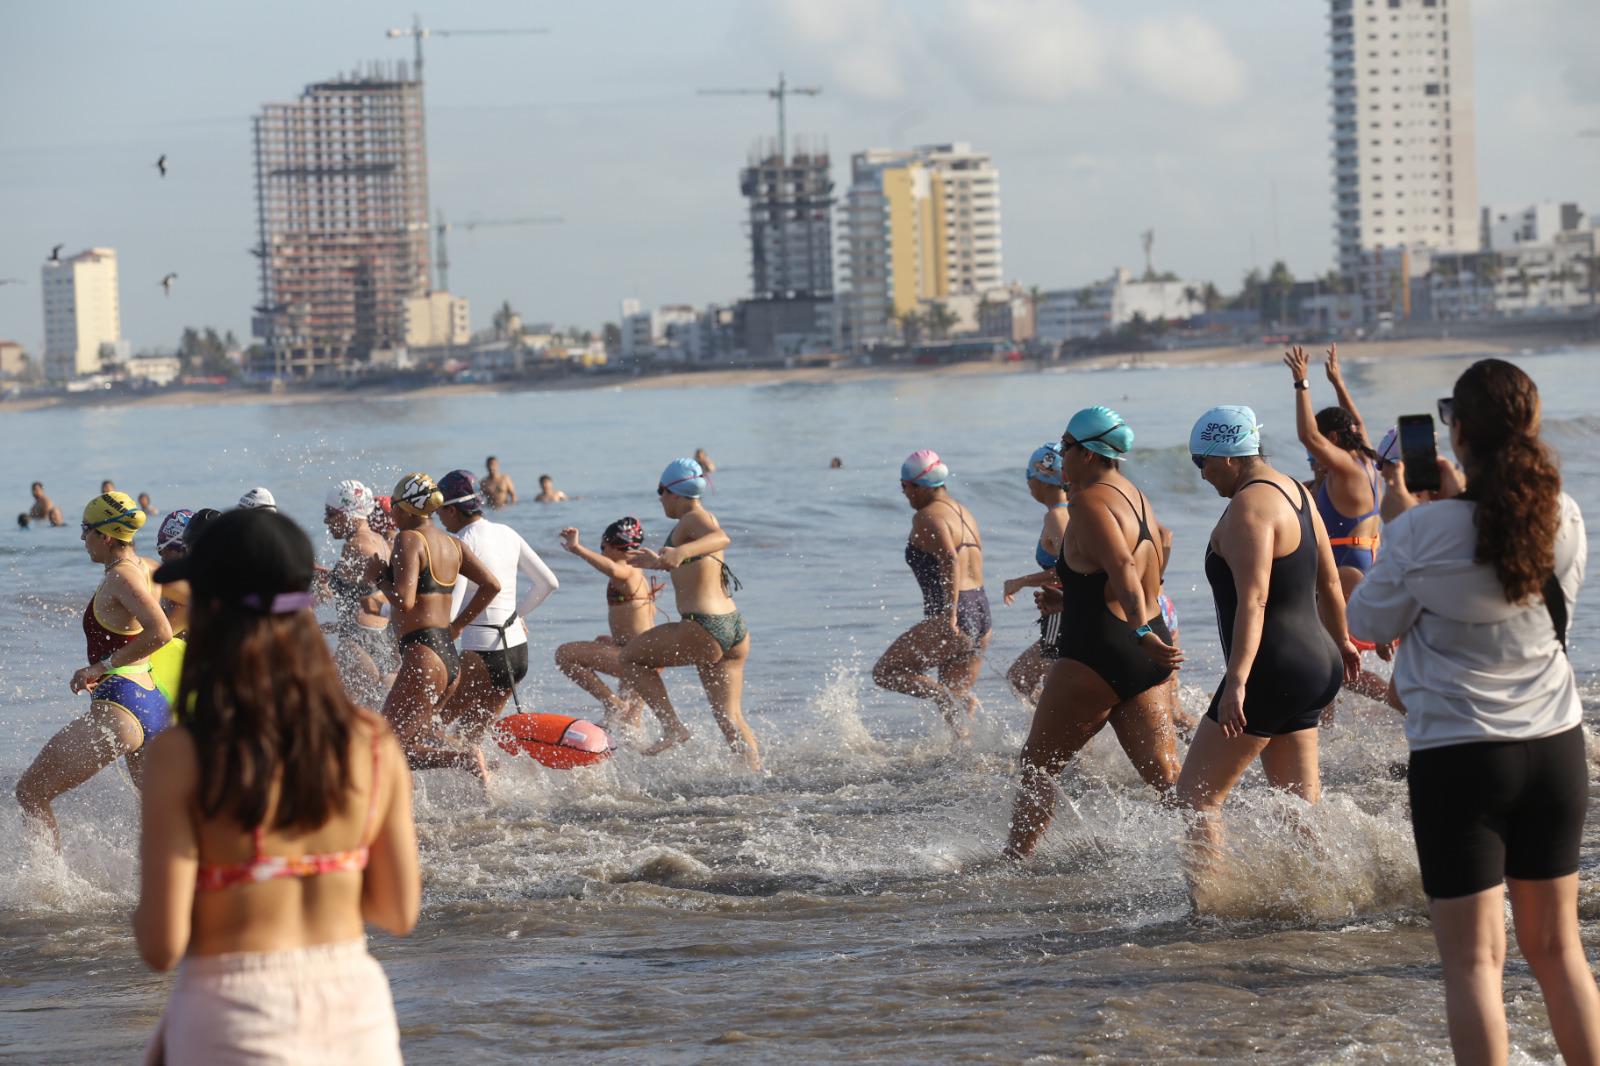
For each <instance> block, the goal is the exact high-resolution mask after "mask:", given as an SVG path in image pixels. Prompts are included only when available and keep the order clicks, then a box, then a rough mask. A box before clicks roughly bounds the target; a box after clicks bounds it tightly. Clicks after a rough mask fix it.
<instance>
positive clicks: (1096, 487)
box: [1006, 407, 1183, 859]
mask: <svg viewBox="0 0 1600 1066" xmlns="http://www.w3.org/2000/svg"><path fill="white" fill-rule="evenodd" d="M1132 446H1133V430H1131V429H1129V428H1128V425H1127V423H1125V422H1123V420H1122V417H1121V416H1120V415H1118V414H1117V413H1116V412H1115V411H1112V410H1111V409H1109V408H1106V407H1090V408H1087V409H1085V410H1082V411H1079V412H1078V413H1077V414H1075V415H1073V416H1072V421H1070V422H1069V423H1067V432H1066V433H1065V434H1063V435H1062V437H1061V451H1062V466H1063V469H1064V471H1065V474H1066V480H1067V485H1068V488H1069V490H1070V491H1071V493H1072V503H1071V506H1070V507H1069V508H1068V514H1069V515H1070V520H1069V521H1068V523H1067V532H1066V536H1065V537H1064V538H1063V540H1062V545H1061V558H1060V560H1059V561H1058V562H1057V563H1056V576H1057V577H1058V578H1060V581H1061V593H1060V596H1059V600H1057V599H1056V598H1055V597H1053V596H1050V595H1049V594H1048V592H1047V593H1046V595H1045V598H1044V600H1043V603H1044V605H1045V606H1047V607H1048V606H1050V605H1052V604H1053V603H1055V602H1059V604H1060V608H1061V637H1060V644H1059V646H1058V649H1057V654H1058V658H1057V660H1056V662H1055V663H1054V664H1053V665H1052V666H1051V667H1050V672H1049V674H1047V675H1046V677H1045V683H1044V691H1043V692H1042V693H1041V694H1040V696H1039V705H1038V707H1037V708H1036V709H1035V711H1034V715H1033V727H1032V729H1031V730H1030V731H1029V733H1028V740H1027V743H1026V744H1024V745H1023V748H1022V785H1021V787H1020V789H1019V790H1018V792H1017V799H1016V804H1015V806H1014V808H1013V809H1012V813H1011V832H1010V838H1009V840H1008V842H1007V844H1006V854H1007V855H1009V856H1011V857H1012V858H1019V859H1020V858H1026V857H1027V856H1028V855H1030V854H1032V853H1033V849H1034V847H1035V845H1037V844H1038V842H1039V837H1041V836H1042V835H1043V834H1044V831H1045V829H1047V828H1048V827H1049V825H1050V819H1051V816H1052V815H1053V813H1054V811H1055V794H1056V791H1055V782H1054V780H1053V778H1054V777H1055V775H1056V774H1058V773H1060V772H1061V770H1062V768H1063V767H1065V766H1066V764H1067V763H1068V761H1070V760H1071V758H1072V757H1073V756H1074V755H1076V754H1077V753H1078V752H1079V751H1080V750H1081V749H1082V748H1083V746H1084V745H1085V744H1087V743H1089V741H1090V740H1092V739H1093V738H1094V735H1095V734H1096V733H1098V732H1100V730H1101V729H1103V728H1104V727H1105V725H1106V723H1107V722H1109V723H1110V724H1111V727H1112V728H1113V729H1115V730H1116V732H1117V740H1118V741H1119V742H1120V743H1121V744H1122V750H1123V751H1125V752H1127V754H1128V758H1129V760H1130V761H1131V762H1132V763H1133V765H1134V768H1135V769H1136V770H1138V771H1139V775H1140V776H1141V777H1143V778H1144V779H1145V781H1147V782H1148V783H1149V784H1150V785H1152V786H1153V787H1155V788H1156V789H1158V790H1160V791H1161V792H1162V793H1167V792H1169V791H1170V790H1171V788H1172V785H1173V783H1174V782H1175V781H1177V779H1178V756H1177V751H1176V746H1175V742H1174V740H1173V732H1172V719H1171V716H1170V714H1169V712H1168V708H1167V702H1166V700H1165V698H1164V693H1163V687H1162V686H1163V683H1164V682H1165V681H1166V680H1167V678H1168V677H1169V676H1170V675H1171V674H1172V671H1173V670H1175V669H1177V667H1178V664H1179V663H1180V662H1182V661H1183V653H1182V652H1180V651H1178V649H1177V648H1174V647H1172V644H1171V638H1170V634H1169V633H1168V632H1167V625H1166V622H1165V621H1164V620H1163V619H1162V617H1161V608H1160V606H1158V602H1157V601H1158V598H1159V596H1160V595H1161V561H1162V560H1161V549H1160V546H1159V545H1158V544H1157V543H1156V540H1155V537H1154V536H1153V535H1152V533H1151V529H1152V527H1153V526H1156V525H1157V523H1156V521H1155V514H1154V513H1153V512H1152V510H1151V509H1150V502H1149V501H1148V500H1147V499H1145V496H1144V493H1142V492H1140V491H1139V490H1138V488H1136V487H1135V486H1134V484H1133V482H1131V481H1129V480H1128V479H1127V478H1126V477H1124V476H1123V475H1122V471H1121V469H1120V468H1119V466H1118V463H1119V462H1120V461H1121V459H1122V457H1123V456H1125V455H1126V454H1127V453H1128V449H1129V448H1131V447H1132ZM1130 619H1134V620H1135V621H1129V620H1130Z"/></svg>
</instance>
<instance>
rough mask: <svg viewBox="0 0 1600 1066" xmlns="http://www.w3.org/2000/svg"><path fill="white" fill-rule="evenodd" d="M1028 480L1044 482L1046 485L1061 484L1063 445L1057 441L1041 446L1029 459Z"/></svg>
mask: <svg viewBox="0 0 1600 1066" xmlns="http://www.w3.org/2000/svg"><path fill="white" fill-rule="evenodd" d="M1027 479H1028V480H1029V481H1042V482H1044V483H1045V484H1046V485H1060V484H1061V445H1060V444H1058V443H1056V442H1055V441H1051V442H1050V443H1049V444H1041V445H1039V446H1038V447H1037V448H1035V449H1034V450H1033V455H1031V456H1030V457H1029V458H1028V472H1027Z"/></svg>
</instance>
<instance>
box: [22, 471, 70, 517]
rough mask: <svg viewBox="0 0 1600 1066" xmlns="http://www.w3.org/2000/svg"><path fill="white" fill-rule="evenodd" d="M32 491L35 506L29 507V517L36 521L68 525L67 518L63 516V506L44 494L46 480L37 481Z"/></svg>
mask: <svg viewBox="0 0 1600 1066" xmlns="http://www.w3.org/2000/svg"><path fill="white" fill-rule="evenodd" d="M32 491H33V506H32V507H29V508H28V517H29V518H30V519H32V520H33V521H35V522H40V521H43V522H49V523H50V524H51V525H52V526H62V525H66V519H65V518H63V517H62V516H61V508H59V507H57V506H56V505H55V504H54V503H52V502H51V500H50V497H48V496H46V495H45V494H44V482H42V481H35V482H34V483H33V489H32Z"/></svg>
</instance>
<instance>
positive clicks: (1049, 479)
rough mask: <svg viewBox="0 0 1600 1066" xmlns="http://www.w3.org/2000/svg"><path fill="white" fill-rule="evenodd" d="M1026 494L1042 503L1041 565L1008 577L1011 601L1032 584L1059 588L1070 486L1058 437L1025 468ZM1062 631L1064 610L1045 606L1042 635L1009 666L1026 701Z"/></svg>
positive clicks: (1036, 550)
mask: <svg viewBox="0 0 1600 1066" xmlns="http://www.w3.org/2000/svg"><path fill="white" fill-rule="evenodd" d="M1023 477H1024V478H1025V479H1026V483H1027V486H1028V495H1030V496H1032V497H1033V498H1034V501H1035V502H1037V503H1039V504H1040V505H1042V506H1043V507H1044V528H1042V529H1041V530H1040V531H1039V540H1038V542H1037V543H1036V544H1035V545H1034V547H1033V561H1034V563H1035V564H1037V566H1038V569H1037V570H1035V571H1033V572H1032V573H1030V574H1024V575H1023V576H1021V577H1013V578H1008V579H1007V580H1006V583H1005V602H1006V603H1007V604H1010V603H1011V602H1012V601H1013V600H1015V599H1016V598H1017V593H1019V592H1021V591H1022V590H1023V589H1028V588H1055V587H1056V560H1057V559H1058V558H1060V556H1061V540H1062V538H1063V537H1065V536H1066V535H1067V490H1066V487H1065V486H1064V485H1063V484H1062V483H1061V445H1060V444H1057V443H1056V442H1055V441H1051V442H1050V443H1048V444H1041V445H1040V446H1039V447H1037V448H1035V449H1034V451H1033V455H1032V456H1031V457H1029V459H1028V466H1027V469H1026V470H1024V472H1023ZM1060 636H1061V612H1060V611H1045V612H1042V613H1041V614H1040V615H1039V639H1038V640H1037V641H1035V642H1034V643H1032V644H1029V645H1028V646H1027V647H1026V648H1025V649H1023V652H1022V654H1021V655H1019V656H1017V661H1016V662H1014V663H1012V664H1011V669H1010V670H1008V671H1006V680H1007V681H1010V682H1011V691H1013V692H1015V693H1016V694H1017V698H1018V699H1021V700H1022V701H1023V702H1024V703H1027V704H1029V705H1032V703H1033V702H1034V694H1035V692H1036V691H1037V690H1038V688H1039V685H1040V683H1041V682H1042V681H1044V675H1045V671H1046V670H1047V669H1049V667H1050V664H1051V663H1053V662H1055V660H1056V644H1057V643H1058V642H1059V640H1060Z"/></svg>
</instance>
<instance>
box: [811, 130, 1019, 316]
mask: <svg viewBox="0 0 1600 1066" xmlns="http://www.w3.org/2000/svg"><path fill="white" fill-rule="evenodd" d="M844 230H845V245H846V249H845V263H846V267H845V270H846V274H847V277H848V284H849V293H848V295H847V296H846V297H845V299H844V301H843V302H844V314H843V316H842V328H843V331H844V337H843V338H842V339H843V340H844V341H845V343H846V344H848V345H849V346H851V347H859V346H861V345H863V344H869V343H873V342H877V341H884V340H889V339H892V338H893V337H895V336H896V335H897V333H898V332H899V330H898V322H899V320H900V319H901V317H902V316H904V315H906V314H908V313H912V312H915V311H917V309H918V307H919V305H921V304H925V303H927V302H928V301H932V300H944V299H946V298H949V297H956V296H967V295H972V294H978V293H983V292H987V291H989V290H990V289H993V288H995V287H997V286H999V285H1000V284H1001V278H1002V276H1003V274H1002V265H1001V247H1000V176H999V172H998V171H997V170H996V169H995V167H994V164H993V163H992V162H991V161H990V159H989V157H988V156H987V155H985V154H983V153H979V152H974V151H972V149H971V148H970V147H969V146H968V145H966V144H959V143H958V144H941V145H924V146H922V147H919V148H914V149H911V150H910V151H892V150H886V149H872V150H869V151H866V152H858V153H857V154H856V155H855V156H853V157H852V159H851V185H850V191H849V194H848V196H847V197H846V203H845V211H844Z"/></svg>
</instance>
